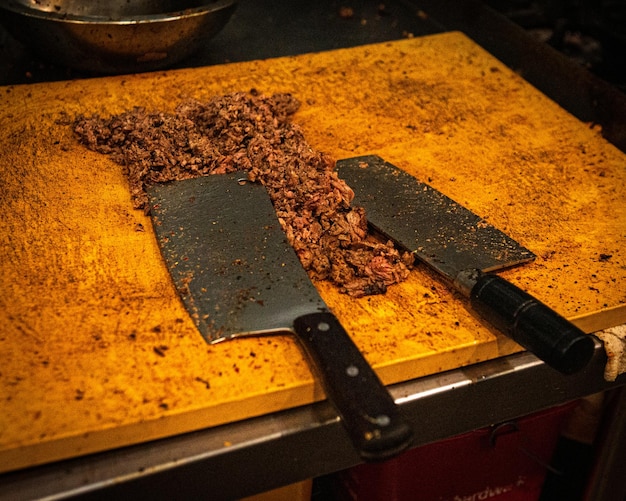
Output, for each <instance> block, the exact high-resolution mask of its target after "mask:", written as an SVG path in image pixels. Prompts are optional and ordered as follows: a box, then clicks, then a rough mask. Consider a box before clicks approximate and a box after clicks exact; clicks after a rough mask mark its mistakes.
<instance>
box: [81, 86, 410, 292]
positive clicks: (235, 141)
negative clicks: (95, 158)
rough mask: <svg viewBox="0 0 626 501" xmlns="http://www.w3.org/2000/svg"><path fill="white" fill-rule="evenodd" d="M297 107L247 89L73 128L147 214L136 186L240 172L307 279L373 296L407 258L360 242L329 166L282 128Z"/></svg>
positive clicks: (291, 128) (401, 272) (284, 97)
mask: <svg viewBox="0 0 626 501" xmlns="http://www.w3.org/2000/svg"><path fill="white" fill-rule="evenodd" d="M299 107H300V103H299V102H298V100H297V99H296V98H294V97H293V96H291V95H290V94H274V95H272V96H264V95H260V94H259V93H258V92H256V91H255V90H252V91H250V92H249V93H234V94H229V95H224V96H217V97H214V98H213V99H210V100H209V101H206V102H200V101H197V100H186V101H184V102H181V103H180V104H179V105H178V106H177V107H176V109H175V111H174V113H164V112H147V111H146V110H145V109H144V108H134V109H133V110H130V111H127V112H124V113H121V114H119V115H114V116H111V117H109V118H102V117H100V116H98V115H92V116H90V117H86V116H83V115H81V116H78V117H77V118H76V119H75V121H74V123H73V127H74V132H75V133H76V135H77V137H78V139H79V141H80V142H81V143H83V144H84V145H86V146H87V147H88V148H90V149H92V150H95V151H98V152H100V153H104V154H107V155H110V157H111V158H112V159H113V160H114V161H115V162H117V163H118V164H120V165H122V166H123V168H124V170H125V173H126V174H127V176H128V179H129V184H130V192H131V197H132V200H133V204H134V206H135V207H136V208H138V209H142V208H143V209H144V210H146V211H148V210H149V208H148V198H147V195H146V187H147V186H150V185H152V184H154V183H161V182H167V181H174V180H180V179H187V178H192V177H198V176H207V175H210V174H222V173H226V172H232V171H236V170H246V171H248V173H249V177H250V178H251V179H252V180H254V181H258V182H260V183H262V184H263V185H265V187H266V188H267V190H268V192H269V194H270V197H271V199H272V202H273V204H274V207H275V209H276V213H277V215H278V218H279V220H280V223H281V225H282V227H283V230H284V231H285V233H286V234H287V238H288V240H289V242H290V244H291V245H292V246H293V247H294V249H295V250H296V253H297V254H298V256H299V258H300V261H301V262H302V264H303V266H304V268H305V269H306V270H307V272H308V273H309V276H311V277H312V278H314V279H319V280H331V281H333V282H334V283H336V284H337V285H338V286H339V288H340V290H341V291H342V292H345V293H347V294H350V295H352V296H356V297H360V296H364V295H369V294H379V293H383V292H385V291H386V289H387V287H388V286H389V285H391V284H393V283H397V282H400V281H402V280H404V279H405V278H406V277H407V275H408V273H409V269H410V267H411V263H412V261H413V258H412V256H411V255H409V254H408V253H407V254H401V253H399V252H398V251H397V250H396V249H395V248H394V247H393V244H392V243H391V242H388V243H381V242H380V241H379V240H377V239H376V238H374V237H373V236H372V235H369V234H368V229H367V220H366V216H365V211H364V209H363V208H361V207H352V206H351V205H350V202H351V201H352V198H353V197H354V193H353V191H352V190H351V189H350V187H348V186H347V185H346V184H345V183H344V182H343V181H342V180H341V179H339V178H338V177H337V173H336V172H335V170H334V168H335V161H334V160H333V159H332V158H330V157H329V156H328V155H325V154H324V153H321V152H319V151H316V150H315V149H314V148H312V147H311V146H310V145H309V144H308V143H307V142H306V140H305V138H304V135H303V133H302V131H301V129H300V128H299V127H298V126H297V125H296V124H294V123H292V122H291V118H292V117H293V115H294V113H295V112H296V111H297V110H298V108H299Z"/></svg>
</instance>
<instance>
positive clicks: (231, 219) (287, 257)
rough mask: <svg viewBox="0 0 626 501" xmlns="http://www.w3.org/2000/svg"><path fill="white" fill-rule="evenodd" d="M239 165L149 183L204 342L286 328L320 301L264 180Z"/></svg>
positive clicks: (155, 214) (156, 221)
mask: <svg viewBox="0 0 626 501" xmlns="http://www.w3.org/2000/svg"><path fill="white" fill-rule="evenodd" d="M246 179H247V174H246V173H245V172H239V173H233V174H220V175H215V176H207V177H202V178H196V179H187V180H184V181H176V182H173V183H169V184H161V185H158V184H157V185H155V186H153V187H152V188H151V189H150V190H149V196H150V207H151V209H150V211H151V214H152V218H153V225H154V229H155V232H156V235H157V239H158V240H159V246H160V248H161V251H162V254H163V257H164V259H165V261H166V263H167V267H168V269H169V271H170V274H171V275H172V278H173V280H174V283H175V284H176V287H177V288H178V290H179V292H180V295H181V297H182V299H183V302H184V303H185V306H186V308H187V311H189V313H190V314H191V317H192V318H193V320H194V322H195V323H196V325H197V327H198V329H199V331H200V333H201V334H202V336H203V337H204V338H205V339H206V340H207V341H208V342H218V341H224V340H226V339H231V338H233V337H238V336H244V335H252V334H262V333H270V332H276V331H278V330H289V331H292V330H293V321H294V319H295V318H298V317H300V316H302V315H305V314H307V313H317V312H320V311H322V310H324V309H326V305H325V303H324V301H323V300H322V298H321V296H320V295H319V293H318V292H317V289H316V288H315V286H314V285H313V284H312V282H311V280H310V279H309V276H308V275H307V273H306V271H304V268H302V264H301V263H300V260H299V259H298V257H297V256H296V253H295V252H294V250H293V248H292V247H291V246H290V245H289V243H288V242H287V238H286V236H285V233H284V232H283V230H282V229H281V227H280V224H279V222H278V219H277V217H276V211H275V209H274V207H273V205H272V203H271V201H270V198H269V196H268V194H267V191H266V189H265V187H264V186H263V185H261V184H257V183H250V182H248V181H246Z"/></svg>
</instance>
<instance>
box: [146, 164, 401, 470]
mask: <svg viewBox="0 0 626 501" xmlns="http://www.w3.org/2000/svg"><path fill="white" fill-rule="evenodd" d="M246 176H247V175H246V174H245V173H243V172H239V173H233V174H224V175H213V176H207V177H201V178H196V179H189V180H184V181H176V182H172V183H169V184H157V185H154V186H153V187H151V188H150V189H149V191H148V196H149V200H150V212H151V215H152V222H153V226H154V229H155V233H156V236H157V240H158V242H159V247H160V248H161V252H162V255H163V257H164V260H165V262H166V264H167V267H168V269H169V272H170V274H171V276H172V279H173V281H174V283H175V285H176V287H177V288H178V290H179V292H180V295H181V297H182V300H183V302H184V304H185V306H186V308H187V311H188V312H189V313H190V315H191V317H192V318H193V320H194V322H195V324H196V325H197V327H198V329H199V331H200V333H201V334H202V336H203V337H204V339H205V340H206V341H207V342H209V343H216V342H219V341H223V340H228V339H231V338H235V337H238V336H249V335H259V334H271V333H277V332H279V331H283V332H284V331H290V332H292V333H294V334H295V335H296V338H297V340H298V341H299V343H300V345H301V346H302V347H303V349H304V351H305V353H306V354H307V355H308V357H309V360H310V361H311V362H312V365H313V367H314V372H316V373H317V375H318V377H319V378H320V380H321V382H322V385H323V387H324V391H325V393H326V395H327V397H328V399H329V400H330V401H331V402H332V403H333V404H334V406H335V408H336V409H337V411H338V412H339V414H340V415H341V418H342V421H343V424H344V426H345V428H346V430H347V431H348V434H349V436H350V438H351V440H352V443H353V444H354V447H355V448H356V450H357V451H358V452H359V454H360V455H361V457H362V458H363V459H364V460H366V461H379V460H384V459H387V458H390V457H392V456H394V455H396V454H399V453H400V452H401V451H403V450H404V449H405V448H406V447H407V446H408V445H409V443H410V440H411V438H412V430H411V428H410V427H409V426H408V425H407V424H406V423H405V421H404V420H403V419H402V417H401V415H400V412H399V409H398V408H397V406H396V404H395V402H394V400H393V399H392V397H391V395H390V394H389V392H388V391H387V389H386V388H385V386H384V385H383V384H382V382H381V381H380V380H379V378H378V376H377V375H376V373H375V372H374V370H373V369H372V368H371V367H370V365H369V364H368V363H367V361H366V360H365V358H364V357H363V355H362V353H361V352H360V351H359V350H358V348H357V347H356V345H355V344H354V343H353V341H352V339H351V338H350V337H349V335H348V334H347V333H346V331H345V330H344V329H343V327H342V326H341V325H340V323H339V322H338V320H337V319H336V318H335V316H334V315H333V314H332V313H331V312H330V311H329V310H328V308H327V307H326V305H325V304H324V301H323V300H322V298H321V297H320V295H319V293H318V292H317V290H316V288H315V287H314V285H313V284H312V283H311V281H310V279H309V277H308V275H307V273H306V271H305V270H304V268H302V265H301V264H300V261H299V259H298V257H297V255H296V253H295V251H294V250H293V248H292V247H291V246H290V245H289V243H288V242H287V239H286V236H285V234H284V232H283V230H282V229H281V227H280V223H279V222H278V218H277V216H276V212H275V210H274V207H273V205H272V203H271V201H270V199H269V195H268V193H267V191H266V190H265V188H264V187H263V186H262V185H260V184H257V183H252V182H249V181H247V178H246Z"/></svg>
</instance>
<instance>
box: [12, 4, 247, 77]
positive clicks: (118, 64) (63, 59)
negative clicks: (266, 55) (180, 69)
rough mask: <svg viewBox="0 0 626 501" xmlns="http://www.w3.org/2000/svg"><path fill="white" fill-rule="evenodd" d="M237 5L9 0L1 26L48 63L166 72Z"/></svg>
mask: <svg viewBox="0 0 626 501" xmlns="http://www.w3.org/2000/svg"><path fill="white" fill-rule="evenodd" d="M235 5H236V2H235V1H234V0H216V1H211V0H184V1H180V2H176V1H174V0H143V1H139V2H134V1H133V2H130V1H127V0H115V1H106V0H93V1H79V0H7V1H4V2H2V3H0V21H1V22H2V24H3V25H4V26H5V28H6V29H7V30H8V31H9V32H10V33H11V34H12V35H13V36H14V37H15V38H16V39H18V40H20V41H21V42H22V43H24V44H26V45H28V46H30V47H32V48H33V49H34V50H35V51H36V52H38V53H40V54H41V55H42V57H44V58H45V59H48V60H50V61H53V62H56V63H60V64H63V65H67V66H69V67H72V68H77V69H81V70H87V71H94V72H100V73H127V72H137V71H147V70H155V69H158V68H165V67H167V66H170V65H172V64H173V63H176V62H178V61H180V60H181V59H183V58H185V57H186V56H188V55H190V54H192V53H193V52H194V51H195V50H196V49H198V48H199V47H201V46H202V45H203V44H205V43H206V42H207V40H209V39H210V38H212V37H213V36H215V35H216V34H217V33H218V32H219V31H220V30H221V29H222V28H223V27H224V25H225V24H226V23H227V22H228V20H229V19H230V17H231V15H232V13H233V11H234V9H235Z"/></svg>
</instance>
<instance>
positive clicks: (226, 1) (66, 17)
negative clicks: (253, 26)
mask: <svg viewBox="0 0 626 501" xmlns="http://www.w3.org/2000/svg"><path fill="white" fill-rule="evenodd" d="M236 3H237V1H236V0H216V1H210V0H209V1H208V2H207V3H206V4H205V5H201V6H199V7H191V8H189V9H181V10H177V11H174V12H164V13H162V14H147V15H132V16H128V17H123V18H120V19H117V18H112V17H110V16H78V15H75V14H68V13H64V12H54V11H43V10H37V9H31V8H29V7H28V6H26V5H24V4H22V3H20V2H11V1H9V2H7V3H1V4H0V8H2V9H5V10H9V11H11V12H14V13H17V14H21V15H25V16H30V17H35V18H39V19H44V20H50V21H57V22H61V23H77V24H106V25H125V24H140V23H145V24H148V23H161V22H169V21H176V20H178V19H182V18H189V17H196V16H203V15H205V14H208V13H211V12H215V11H219V10H222V9H224V8H227V7H230V6H232V5H234V4H236Z"/></svg>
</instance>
